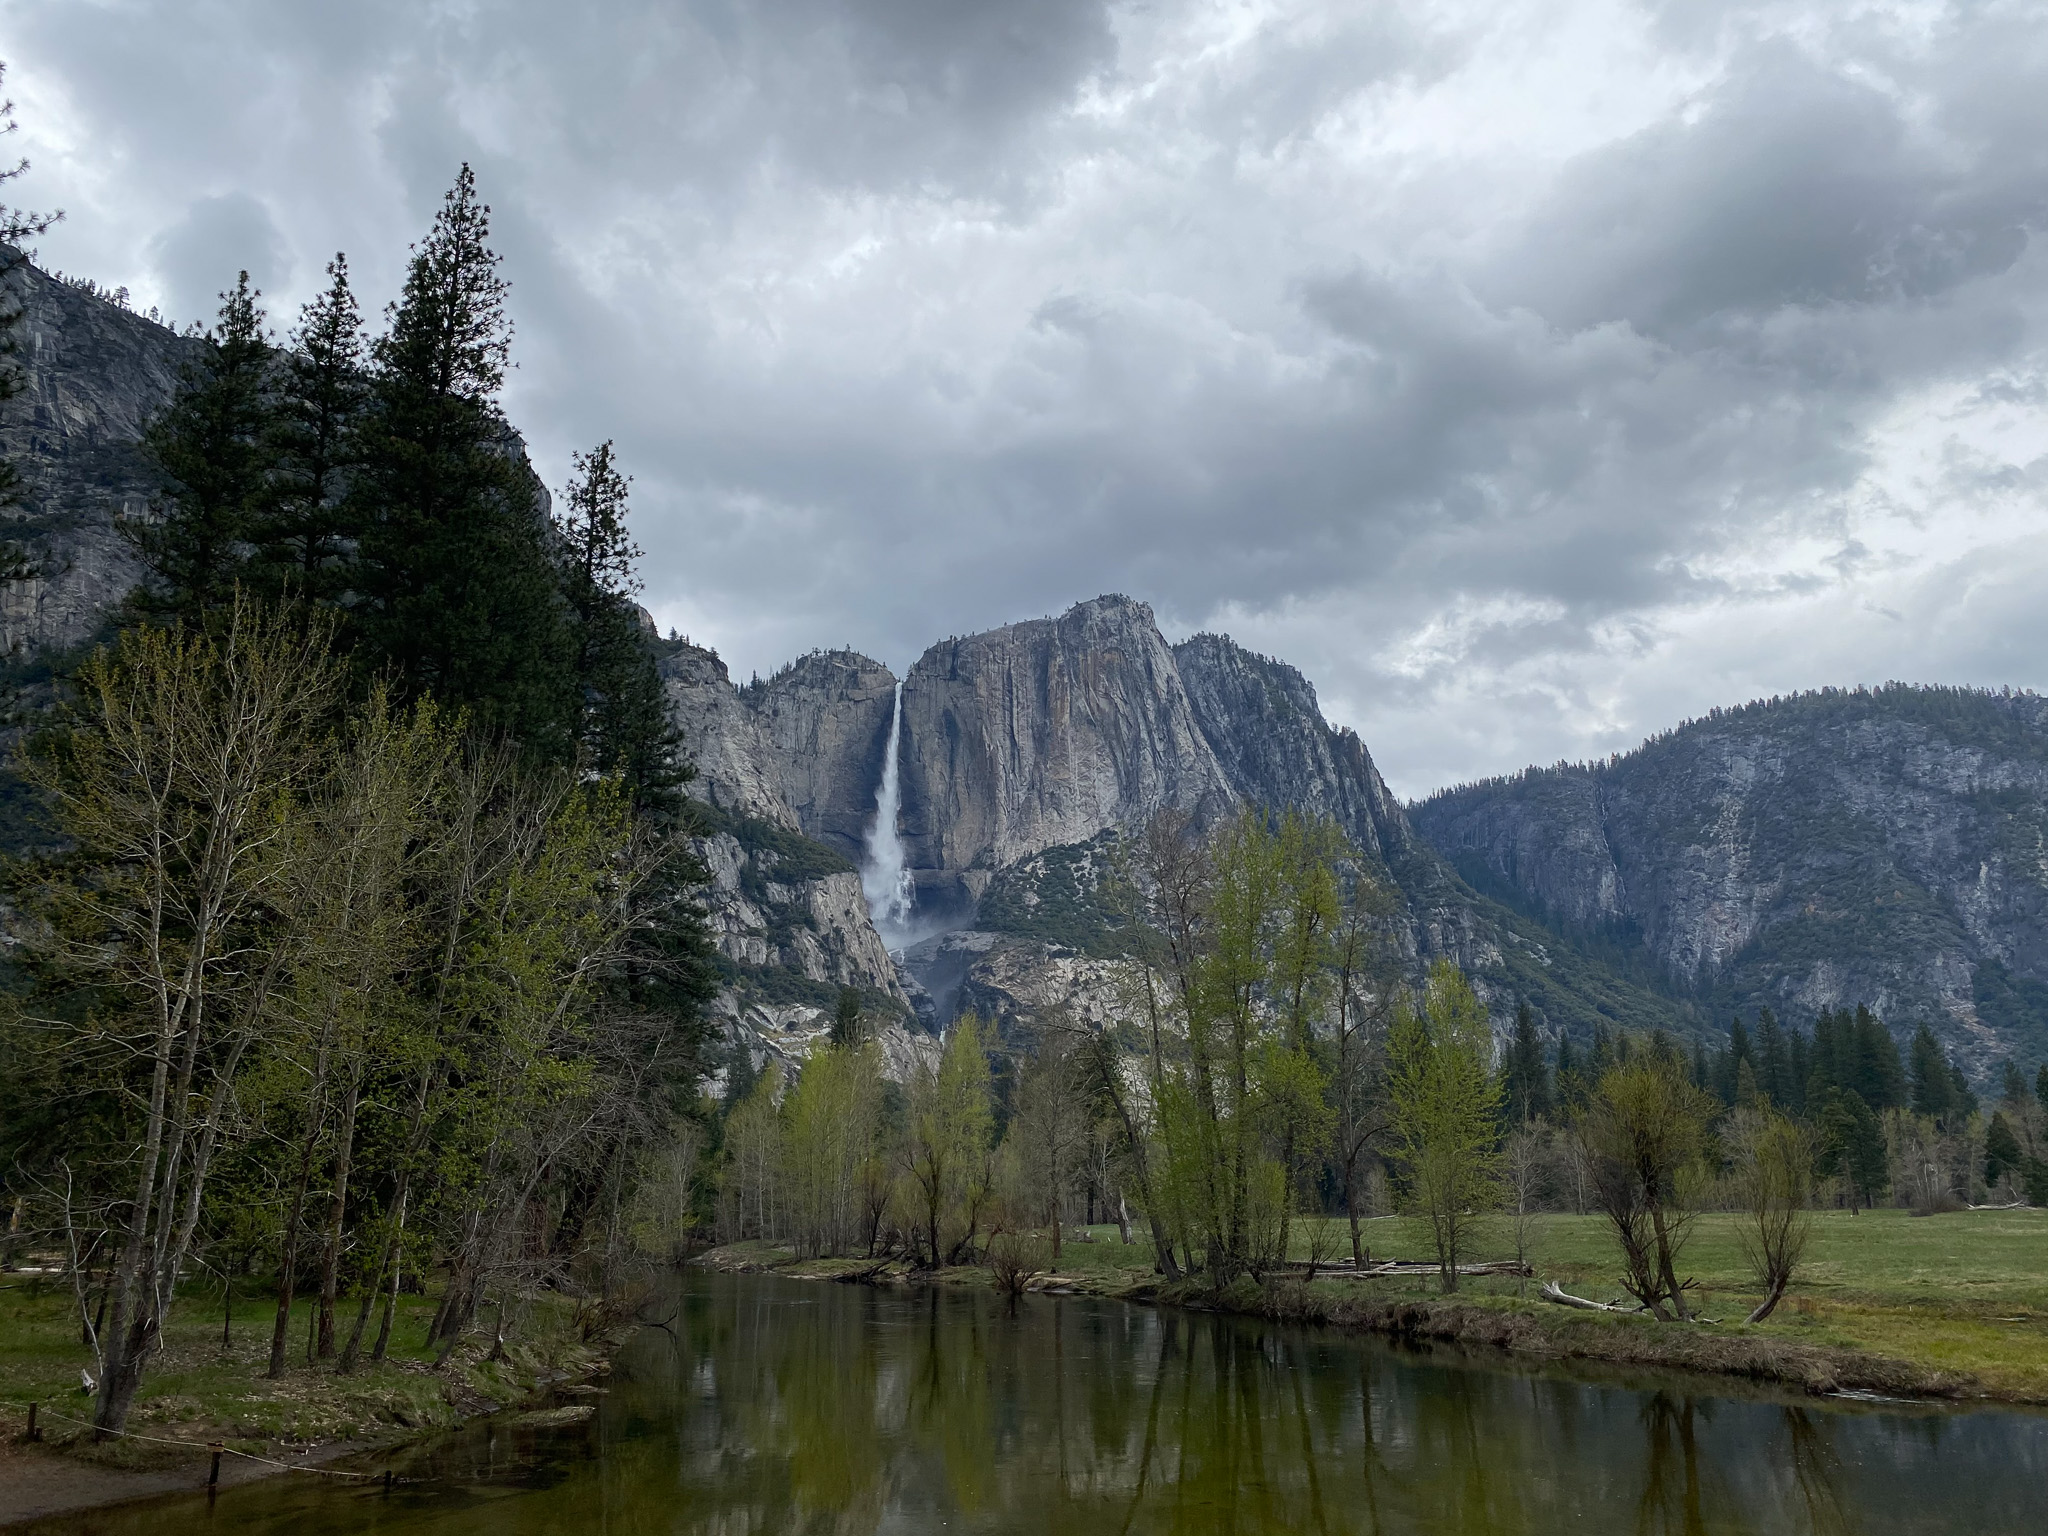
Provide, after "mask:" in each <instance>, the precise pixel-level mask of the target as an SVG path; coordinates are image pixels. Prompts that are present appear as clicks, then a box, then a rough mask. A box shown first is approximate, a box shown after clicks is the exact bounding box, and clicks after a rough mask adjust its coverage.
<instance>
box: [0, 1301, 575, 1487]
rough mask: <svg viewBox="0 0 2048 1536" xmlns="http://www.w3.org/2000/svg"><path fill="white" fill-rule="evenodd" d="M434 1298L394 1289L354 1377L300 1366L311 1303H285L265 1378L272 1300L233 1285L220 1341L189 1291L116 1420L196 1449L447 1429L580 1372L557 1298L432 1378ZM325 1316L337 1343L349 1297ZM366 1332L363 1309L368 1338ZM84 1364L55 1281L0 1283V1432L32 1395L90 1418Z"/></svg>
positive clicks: (523, 1313) (70, 1306)
mask: <svg viewBox="0 0 2048 1536" xmlns="http://www.w3.org/2000/svg"><path fill="white" fill-rule="evenodd" d="M436 1301H437V1298H435V1297H432V1296H401V1297H400V1298H399V1309H398V1316H397V1318H396V1319H395V1321H394V1325H393V1328H392V1343H391V1348H390V1350H389V1352H388V1355H387V1358H386V1359H385V1360H384V1361H383V1362H382V1363H380V1364H374V1365H373V1364H370V1363H369V1362H368V1361H367V1360H366V1361H365V1362H364V1364H363V1365H361V1366H360V1367H359V1368H358V1369H357V1370H356V1371H355V1372H354V1373H352V1374H350V1375H348V1376H337V1375H336V1374H335V1373H334V1366H333V1362H332V1361H323V1362H320V1363H319V1364H317V1365H309V1364H308V1363H307V1361H306V1334H307V1325H308V1322H309V1320H310V1318H311V1315H312V1307H311V1303H310V1302H307V1301H304V1300H301V1301H299V1302H297V1303H295V1304H294V1306H293V1308H292V1319H291V1346H290V1352H289V1354H288V1355H287V1357H286V1358H287V1364H286V1369H285V1373H284V1375H283V1376H282V1377H280V1378H279V1379H278V1380H276V1381H271V1380H269V1379H268V1378H267V1377H266V1376H265V1374H264V1372H265V1370H266V1369H267V1367H268V1365H269V1360H270V1335H271V1327H272V1324H273V1322H274V1321H275V1318H276V1314H277V1303H276V1299H275V1297H274V1296H270V1295H265V1294H262V1293H261V1292H260V1290H247V1291H245V1290H244V1288H243V1287H241V1286H238V1287H237V1288H236V1294H235V1299H234V1304H233V1307H232V1309H231V1315H230V1320H229V1329H228V1343H227V1344H226V1345H225V1346H223V1344H222V1342H221V1324H222V1311H223V1309H222V1304H221V1296H220V1292H219V1290H218V1288H217V1287H216V1288H214V1289H213V1290H212V1291H211V1293H210V1294H209V1293H208V1292H207V1290H206V1289H204V1288H201V1289H199V1290H196V1291H195V1292H193V1293H192V1294H190V1295H189V1296H186V1297H182V1298H181V1300H180V1305H179V1307H178V1308H177V1309H176V1310H175V1311H174V1312H173V1313H172V1315H171V1320H170V1323H169V1326H168V1327H167V1328H166V1329H165V1335H164V1345H163V1348H162V1349H161V1351H160V1352H159V1353H158V1355H157V1356H156V1358H155V1359H154V1360H153V1361H152V1362H151V1363H150V1367H149V1370H148V1373H147V1374H146V1375H145V1376H144V1378H143V1383H142V1389H141V1391H140V1393H139V1394H138V1395H137V1398H136V1401H135V1406H134V1408H133V1409H132V1411H131V1413H130V1416H129V1421H128V1428H129V1429H130V1430H131V1431H133V1432H135V1433H136V1434H139V1435H150V1436H157V1437H163V1438H166V1439H174V1440H182V1441H193V1442H198V1443H204V1442H205V1441H208V1440H212V1439H226V1440H227V1441H228V1442H229V1443H230V1444H233V1445H235V1446H237V1447H238V1448H240V1449H249V1450H254V1449H257V1448H259V1447H260V1446H261V1445H263V1444H277V1443H306V1442H311V1441H329V1440H371V1441H381V1440H394V1439H399V1438H404V1437H406V1436H408V1435H410V1434H414V1433H418V1432H420V1431H423V1430H428V1429H434V1428H439V1427H444V1426H447V1425H451V1424H453V1423H455V1422H456V1421H457V1420H458V1418H459V1417H461V1416H462V1415H463V1414H465V1413H468V1412H474V1411H477V1410H479V1409H481V1408H483V1407H485V1406H487V1405H489V1404H493V1403H495V1404H509V1403H512V1402H517V1401H520V1400H522V1399H524V1398H526V1397H527V1396H529V1395H531V1394H532V1393H533V1392H534V1390H535V1389H536V1386H537V1384H539V1383H541V1382H542V1380H543V1378H545V1377H547V1376H550V1375H552V1374H554V1373H556V1372H558V1371H570V1372H573V1371H575V1370H576V1369H578V1368H581V1367H587V1366H588V1365H589V1364H590V1363H592V1362H593V1361H594V1360H595V1358H596V1356H595V1353H594V1351H592V1350H590V1349H589V1348H588V1347H587V1346H585V1345H583V1344H582V1343H581V1341H580V1339H579V1338H578V1337H577V1336H576V1334H575V1330H574V1328H573V1326H572V1324H571V1319H570V1317H569V1314H568V1309H567V1306H566V1304H564V1303H562V1302H561V1301H560V1300H559V1299H558V1298H543V1299H539V1300H537V1301H535V1302H533V1303H531V1304H528V1305H526V1306H523V1307H522V1306H521V1304H519V1303H517V1302H515V1303H513V1304H512V1305H511V1306H510V1307H508V1309H507V1333H508V1336H509V1337H511V1338H512V1339H513V1340H515V1341H516V1342H514V1343H513V1344H512V1345H511V1346H510V1347H509V1348H508V1355H509V1356H510V1358H509V1359H508V1360H507V1361H505V1362H499V1363H488V1362H483V1361H480V1360H478V1359H477V1358H476V1356H477V1355H478V1354H480V1353H481V1349H480V1348H465V1350H463V1351H458V1354H457V1357H456V1359H455V1361H452V1362H451V1365H450V1368H449V1369H448V1370H446V1371H441V1372H437V1371H435V1370H434V1369H433V1363H432V1362H433V1357H434V1354H435V1353H436V1351H432V1350H429V1349H428V1348H427V1347H426V1344H425V1342H424V1341H425V1338H426V1331H427V1325H428V1323H429V1321H430V1320H431V1319H432V1317H433V1314H434V1308H435V1305H436ZM488 1316H489V1314H486V1318H487V1320H488ZM337 1322H338V1325H339V1327H340V1328H341V1330H342V1332H343V1335H344V1337H345V1336H346V1330H347V1328H348V1327H349V1326H351V1325H352V1324H353V1322H354V1307H353V1304H352V1303H351V1304H349V1305H347V1306H345V1307H344V1308H343V1309H342V1315H341V1316H340V1317H338V1319H337ZM376 1326H377V1320H376V1317H375V1316H374V1315H373V1316H372V1318H371V1320H370V1333H369V1335H368V1338H369V1339H371V1340H374V1338H375V1337H376V1332H375V1330H376ZM367 1353H368V1350H367V1346H366V1348H365V1354H367ZM91 1367H92V1351H91V1350H90V1349H88V1348H87V1347H86V1346H85V1345H84V1344H82V1343H81V1342H80V1341H79V1323H78V1311H77V1308H76V1306H75V1305H74V1303H73V1301H72V1298H71V1294H70V1292H69V1290H68V1289H67V1288H66V1287H65V1286H64V1284H63V1283H62V1282H61V1281H49V1280H45V1279H44V1278H42V1277H39V1276H34V1275H22V1274H9V1275H6V1276H4V1277H0V1434H12V1433H18V1432H19V1430H20V1427H21V1422H22V1420H23V1418H24V1417H25V1415H26V1411H27V1405H28V1404H29V1403H30V1402H32V1401H33V1402H40V1403H42V1404H44V1408H43V1410H42V1411H43V1413H44V1414H45V1415H51V1414H61V1415H63V1416H64V1417H65V1418H66V1419H89V1418H90V1417H91V1416H92V1399H91V1398H90V1397H88V1396H87V1395H86V1394H85V1393H84V1392H83V1391H82V1390H81V1389H80V1381H79V1372H80V1370H81V1369H90V1368H91ZM46 1422H47V1423H49V1428H50V1433H49V1434H48V1435H47V1436H46V1438H48V1439H49V1440H51V1441H52V1442H54V1443H57V1444H62V1443H63V1442H64V1441H65V1440H66V1439H67V1438H69V1437H72V1436H76V1435H78V1434H80V1433H81V1432H79V1431H77V1430H76V1428H75V1426H71V1425H68V1424H61V1423H58V1422H52V1421H50V1420H48V1419H47V1418H46ZM184 1454H187V1453H182V1452H180V1451H178V1450H177V1449H176V1448H174V1447H154V1448H152V1447H150V1446H149V1445H148V1444H147V1443H145V1442H139V1441H130V1442H118V1443H116V1444H115V1445H113V1446H100V1447H95V1448H93V1455H94V1458H95V1459H96V1460H101V1461H105V1462H109V1463H112V1464H117V1465H151V1464H156V1463H161V1462H165V1461H175V1460H178V1459H179V1458H180V1457H181V1456H182V1455H184Z"/></svg>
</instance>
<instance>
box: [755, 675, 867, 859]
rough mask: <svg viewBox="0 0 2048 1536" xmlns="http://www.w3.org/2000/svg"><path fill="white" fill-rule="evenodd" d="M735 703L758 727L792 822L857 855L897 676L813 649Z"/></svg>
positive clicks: (852, 854)
mask: <svg viewBox="0 0 2048 1536" xmlns="http://www.w3.org/2000/svg"><path fill="white" fill-rule="evenodd" d="M741 698H742V700H743V702H744V703H745V704H746V706H747V707H748V708H749V709H750V710H751V711H752V712H753V714H754V718H755V719H756V720H758V721H759V722H760V728H761V734H762V739H763V741H764V743H765V745H766V747H767V750H768V754H769V760H770V761H771V762H772V763H774V764H775V765H776V775H777V778H778V780H779V781H780V786H781V791H782V797H783V799H784V801H785V802H786V803H787V804H788V806H789V808H790V810H791V811H792V812H793V813H794V814H795V816H796V820H797V825H798V826H800V827H802V828H803V830H804V834H805V835H806V836H808V837H815V838H816V839H818V841H819V842H821V843H824V844H826V845H827V846H829V847H832V848H836V849H838V850H839V851H840V852H841V853H843V854H846V855H847V856H848V857H850V858H858V857H859V855H860V849H861V845H862V842H863V840H864V839H865V838H866V836H867V830H868V824H869V823H870V822H871V821H873V820H874V815H875V786H876V785H877V784H879V783H880V782H881V778H882V757H883V754H884V753H885V752H887V750H888V746H889V742H888V734H889V720H890V716H891V713H892V711H893V709H894V707H895V701H896V675H895V674H894V673H893V672H891V671H890V670H889V669H888V668H887V667H885V666H883V665H882V664H881V663H880V662H878V661H871V660H869V659H868V658H867V657H865V656H862V655H861V654H859V653H858V652H856V651H813V652H812V653H811V654H810V655H808V656H805V657H802V658H800V659H799V660H797V661H795V662H793V663H791V664H790V665H789V666H787V667H785V668H784V669H783V670H782V671H780V672H778V673H776V674H775V675H774V676H773V677H771V678H769V679H768V681H766V682H765V683H760V684H757V685H754V686H751V687H748V688H746V689H744V690H743V691H742V693H741Z"/></svg>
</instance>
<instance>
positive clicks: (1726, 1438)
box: [629, 1287, 1926, 1536]
mask: <svg viewBox="0 0 2048 1536" xmlns="http://www.w3.org/2000/svg"><path fill="white" fill-rule="evenodd" d="M818 1289H819V1290H821V1291H823V1292H825V1296H823V1297H821V1298H820V1300H821V1302H822V1303H823V1304H820V1305H811V1306H803V1305H788V1306H778V1307H774V1308H760V1309H755V1308H750V1307H749V1306H748V1304H747V1301H746V1298H745V1297H744V1295H743V1294H742V1295H740V1296H735V1297H732V1298H730V1299H729V1301H728V1304H726V1305H723V1306H720V1307H718V1308H714V1309H711V1310H713V1311H715V1312H717V1313H719V1314H720V1315H719V1317H718V1318H717V1320H716V1322H715V1323H711V1320H710V1319H706V1320H705V1321H706V1322H707V1323H711V1325H710V1326H708V1327H704V1328H702V1329H701V1330H692V1331H693V1332H696V1333H697V1339H696V1340H695V1341H694V1342H696V1343H697V1345H698V1347H699V1348H702V1349H705V1351H706V1352H707V1353H708V1354H710V1355H711V1356H712V1358H713V1359H714V1360H715V1362H716V1365H717V1376H718V1381H717V1390H716V1392H715V1393H714V1392H708V1391H702V1389H700V1394H701V1395H700V1396H699V1397H698V1398H697V1401H698V1402H699V1403H701V1405H702V1406H701V1407H700V1408H699V1409H697V1410H695V1411H696V1412H698V1413H699V1414H700V1415H701V1416H715V1418H716V1419H717V1421H718V1424H719V1433H718V1435H716V1436H715V1437H711V1436H701V1435H700V1436H699V1439H700V1440H701V1441H709V1440H714V1439H715V1441H716V1443H717V1447H718V1449H717V1451H716V1452H715V1453H693V1454H696V1455H697V1459H696V1460H695V1461H694V1462H693V1463H691V1471H690V1473H689V1474H688V1475H686V1476H685V1477H684V1479H683V1482H684V1483H685V1484H687V1485H688V1487H689V1489H690V1497H689V1499H688V1501H687V1505H686V1508H687V1511H688V1512H687V1513H682V1512H681V1511H675V1512H674V1513H675V1514H676V1515H678V1516H679V1518H672V1519H671V1520H669V1521H657V1522H656V1524H657V1525H659V1526H660V1528H661V1529H662V1530H664V1531H678V1532H680V1531H687V1530H693V1529H694V1530H707V1531H708V1530H713V1529H716V1530H720V1531H726V1530H750V1531H769V1530H778V1531H779V1530H791V1531H819V1532H825V1531H830V1532H835V1533H837V1532H845V1533H847V1536H856V1533H865V1532H871V1531H874V1530H876V1529H877V1528H878V1527H879V1528H924V1527H926V1526H930V1527H931V1528H937V1526H938V1524H939V1523H940V1522H941V1521H944V1520H948V1519H952V1520H953V1521H954V1523H955V1524H956V1525H958V1524H971V1525H974V1526H976V1527H978V1528H985V1529H988V1530H992V1531H1008V1530H1012V1529H1017V1530H1052V1531H1058V1532H1060V1533H1061V1536H1069V1533H1071V1536H1110V1533H1115V1536H1168V1533H1174V1536H1179V1533H1186V1536H1197V1533H1199V1536H1208V1533H1210V1532H1216V1531H1230V1532H1234V1533H1241V1536H1254V1533H1268V1532H1270V1533H1279V1532H1286V1533H1288V1536H1294V1533H1304V1536H1367V1533H1370V1536H1424V1533H1429V1536H1435V1533H1439V1532H1456V1533H1459V1536H1524V1533H1534V1532H1547V1531H1550V1530H1557V1529H1565V1528H1572V1529H1585V1530H1598V1531H1608V1530H1634V1531H1636V1532H1639V1533H1641V1536H1705V1533H1707V1532H1710V1531H1713V1532H1723V1531H1744V1532H1747V1531H1750V1530H1757V1531H1775V1530H1781V1529H1782V1530H1810V1531H1814V1532H1817V1533H1821V1536H1848V1533H1849V1532H1851V1531H1853V1530H1855V1529H1857V1528H1858V1523H1859V1519H1860V1518H1861V1517H1862V1515H1863V1513H1864V1512H1863V1511H1862V1509H1861V1506H1860V1505H1859V1504H1858V1503H1857V1499H1856V1495H1857V1493H1858V1492H1859V1490H1860V1489H1861V1488H1862V1487H1863V1482H1862V1481H1861V1480H1860V1474H1859V1475H1858V1476H1854V1477H1852V1475H1851V1474H1852V1473H1854V1471H1855V1469H1853V1468H1847V1467H1845V1465H1844V1464H1843V1462H1842V1461H1841V1460H1840V1459H1839V1457H1838V1455H1837V1454H1836V1452H1837V1447H1838V1445H1839V1443H1840V1438H1839V1437H1840V1433H1841V1430H1840V1425H1839V1423H1838V1421H1837V1420H1836V1418H1835V1417H1834V1416H1833V1415H1829V1414H1825V1413H1820V1414H1816V1413H1813V1412H1810V1411H1804V1410H1781V1409H1779V1408H1776V1407H1765V1406H1763V1405H1760V1404H1758V1405H1752V1404H1738V1403H1723V1402H1718V1401H1717V1400H1715V1399H1711V1398H1706V1399H1699V1400H1693V1399H1689V1398H1687V1397H1686V1396H1685V1395H1684V1394H1683V1393H1682V1392H1676V1391H1666V1392H1644V1391H1637V1390H1630V1389H1628V1388H1625V1387H1621V1386H1612V1385H1597V1384H1587V1383H1583V1382H1573V1381H1565V1380H1560V1379H1558V1378H1557V1377H1555V1376H1550V1375H1542V1374H1534V1373H1531V1374H1509V1373H1506V1372H1502V1371H1498V1370H1486V1369H1476V1368H1465V1367H1463V1366H1460V1365H1456V1364H1446V1363H1443V1361H1444V1360H1445V1359H1446V1358H1447V1357H1444V1356H1437V1357H1422V1358H1417V1357H1403V1356H1401V1355H1398V1354H1396V1353H1393V1352H1390V1351H1387V1350H1385V1349H1381V1348H1377V1347H1373V1346H1369V1345H1367V1346H1362V1345H1360V1344H1358V1343H1356V1342H1353V1341H1346V1340H1341V1339H1337V1338H1334V1337H1333V1336H1329V1335H1323V1334H1317V1333H1314V1332H1310V1331H1294V1330H1290V1329H1287V1328H1284V1327H1277V1326H1266V1325H1258V1324H1249V1323H1246V1322H1243V1321H1241V1320H1237V1319H1230V1318H1223V1317H1216V1316H1201V1315H1190V1314H1187V1313H1175V1312H1171V1311H1163V1312H1149V1311H1140V1310H1138V1309H1129V1308H1116V1307H1109V1306H1095V1305H1091V1304H1086V1303H1075V1304H1062V1303H1056V1302H1036V1303H1027V1304H1025V1305H1024V1306H1022V1307H1020V1308H1019V1309H1018V1310H1017V1311H1016V1312H1015V1313H1014V1314H1011V1313H1007V1312H1005V1311H1003V1309H1001V1308H1000V1307H999V1306H997V1305H995V1304H993V1303H991V1302H990V1301H989V1300H988V1299H987V1298H985V1297H979V1296H975V1295H971V1294H962V1293H960V1292H948V1291H943V1290H940V1289H938V1288H936V1287H935V1288H933V1289H931V1290H930V1291H927V1292H925V1293H923V1294H921V1295H917V1296H914V1297H913V1296H905V1295H903V1294H901V1293H895V1294H888V1293H883V1294H882V1295H881V1296H879V1297H877V1296H876V1294H875V1293H871V1292H860V1293H856V1294H854V1295H849V1294H848V1293H847V1292H846V1291H843V1290H840V1289H839V1288H837V1287H820V1288H818ZM857 1298H858V1299H857ZM1899 1432H1900V1434H1901V1435H1905V1436H1917V1435H1919V1434H1923V1433H1926V1431H1925V1430H1924V1429H1923V1428H1922V1426H1920V1425H1917V1424H1916V1425H1913V1426H1911V1427H1910V1428H1908V1427H1906V1426H1904V1425H1901V1426H1900V1431H1899ZM1912 1443H1915V1444H1916V1445H1917V1440H1916V1441H1913V1442H1912ZM650 1470H652V1469H651V1468H650ZM674 1486H675V1483H674V1481H673V1474H671V1483H670V1487H671V1488H673V1487H674ZM629 1523H630V1522H629ZM652 1528H653V1527H650V1529H652Z"/></svg>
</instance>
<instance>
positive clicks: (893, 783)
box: [860, 683, 917, 950]
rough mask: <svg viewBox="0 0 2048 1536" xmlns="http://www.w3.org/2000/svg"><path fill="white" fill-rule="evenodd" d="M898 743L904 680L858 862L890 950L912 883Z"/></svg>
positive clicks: (900, 930) (905, 926)
mask: <svg viewBox="0 0 2048 1536" xmlns="http://www.w3.org/2000/svg"><path fill="white" fill-rule="evenodd" d="M902 746H903V684H901V683H898V684H897V685H896V706H895V708H894V709H892V710H891V711H890V713H889V752H888V755H887V756H886V757H884V758H883V759H882V787H881V788H880V789H877V790H876V791H875V820H874V825H873V826H871V827H869V828H868V847H867V857H866V858H864V859H863V860H862V861H861V867H860V888H861V891H862V893H863V894H865V895H866V897H867V899H868V913H869V915H870V916H872V917H873V918H874V920H875V932H877V933H879V934H880V935H881V936H882V942H883V943H884V944H885V945H887V946H888V947H889V948H890V949H892V950H893V949H901V948H902V947H903V946H904V944H905V943H906V942H907V941H908V940H909V937H910V908H911V905H912V903H913V902H914V901H915V900H916V897H917V886H916V884H915V882H913V881H912V880H911V878H910V870H909V868H908V867H907V866H906V865H905V864H904V862H903V837H902V835H901V834H900V833H899V832H898V831H897V830H896V819H897V816H898V815H899V814H900V813H901V811H902V809H903V783H902V779H901V777H900V764H899V756H900V753H901V750H902Z"/></svg>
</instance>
